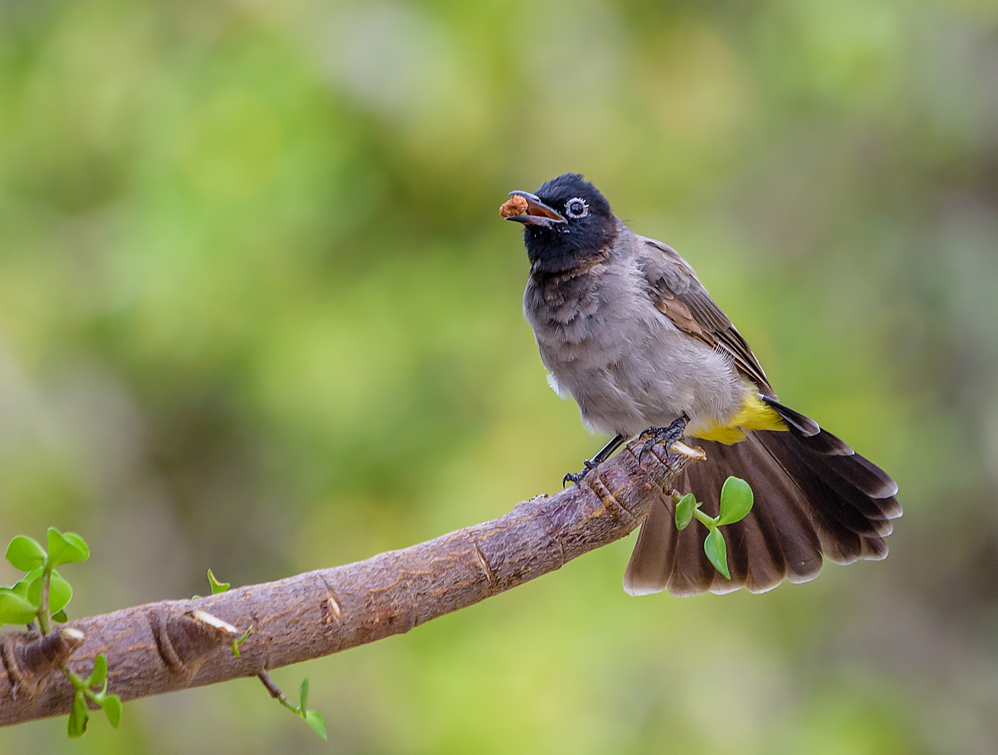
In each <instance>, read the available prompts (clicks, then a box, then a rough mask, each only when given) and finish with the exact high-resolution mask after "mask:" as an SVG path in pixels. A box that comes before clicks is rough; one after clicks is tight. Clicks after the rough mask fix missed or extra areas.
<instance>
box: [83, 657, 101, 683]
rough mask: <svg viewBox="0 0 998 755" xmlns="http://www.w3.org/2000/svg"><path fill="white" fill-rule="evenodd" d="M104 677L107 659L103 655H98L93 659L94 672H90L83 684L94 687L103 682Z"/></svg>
mask: <svg viewBox="0 0 998 755" xmlns="http://www.w3.org/2000/svg"><path fill="white" fill-rule="evenodd" d="M106 676H107V658H105V657H104V654H103V653H98V654H97V657H96V658H94V670H93V671H91V672H90V676H88V677H87V679H86V681H85V682H83V683H84V684H86V685H87V686H88V687H96V686H97V685H98V684H100V683H101V682H103V681H104V679H105V677H106Z"/></svg>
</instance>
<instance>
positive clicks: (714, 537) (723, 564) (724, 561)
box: [703, 527, 731, 579]
mask: <svg viewBox="0 0 998 755" xmlns="http://www.w3.org/2000/svg"><path fill="white" fill-rule="evenodd" d="M703 550H704V553H706V554H707V558H709V559H710V562H711V563H712V564H713V565H714V568H715V569H717V570H718V571H719V572H721V574H723V575H724V576H725V578H726V579H731V573H730V572H729V571H728V549H727V547H726V546H725V543H724V535H722V534H721V530H719V529H718V528H717V527H711V528H710V532H709V533H708V534H707V539H706V540H704V541H703Z"/></svg>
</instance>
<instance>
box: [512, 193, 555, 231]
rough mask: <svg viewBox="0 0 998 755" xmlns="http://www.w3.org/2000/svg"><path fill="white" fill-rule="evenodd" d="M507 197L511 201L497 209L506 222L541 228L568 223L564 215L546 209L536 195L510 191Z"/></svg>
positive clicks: (548, 208) (549, 208)
mask: <svg viewBox="0 0 998 755" xmlns="http://www.w3.org/2000/svg"><path fill="white" fill-rule="evenodd" d="M509 195H510V196H511V197H512V199H510V200H509V201H508V202H506V203H505V204H504V205H503V206H502V207H500V208H499V214H500V215H502V216H503V217H504V218H506V220H515V221H516V222H517V223H523V224H524V225H539V226H541V227H542V228H550V227H552V226H555V225H560V224H562V223H567V222H568V221H567V220H565V216H564V215H562V214H561V213H560V212H558V211H557V210H555V209H552V208H551V207H548V206H547V205H546V204H544V203H543V202H542V201H541V200H540V198H539V197H538V196H537V195H536V194H531V193H530V192H529V191H511V192H510V193H509Z"/></svg>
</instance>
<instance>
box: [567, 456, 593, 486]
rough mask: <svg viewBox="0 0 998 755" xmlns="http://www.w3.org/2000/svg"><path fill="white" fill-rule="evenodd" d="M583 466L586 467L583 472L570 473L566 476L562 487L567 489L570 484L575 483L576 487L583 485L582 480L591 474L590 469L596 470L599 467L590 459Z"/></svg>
mask: <svg viewBox="0 0 998 755" xmlns="http://www.w3.org/2000/svg"><path fill="white" fill-rule="evenodd" d="M583 464H584V465H585V466H584V467H583V468H582V471H581V472H569V473H568V474H567V475H565V476H564V477H562V478H561V486H562V487H565V486H566V485H568V483H569V482H574V483H575V484H576V485H579V484H581V483H582V478H583V477H585V476H586V475H587V474H588V473H589V470H590V469H596V466H597V465H596V462H594V461H592V460H590V459H586V460H585V461H584V462H583Z"/></svg>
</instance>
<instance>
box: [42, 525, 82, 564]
mask: <svg viewBox="0 0 998 755" xmlns="http://www.w3.org/2000/svg"><path fill="white" fill-rule="evenodd" d="M48 546H49V564H50V565H51V566H53V567H56V566H59V565H61V564H70V563H74V562H80V561H86V560H87V559H88V558H90V549H89V548H88V547H87V544H86V543H85V542H84V541H83V538H82V537H80V536H79V535H77V534H75V533H73V532H67V533H65V534H63V533H62V532H59V530H57V529H56V528H55V527H49V529H48Z"/></svg>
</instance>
